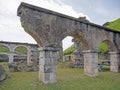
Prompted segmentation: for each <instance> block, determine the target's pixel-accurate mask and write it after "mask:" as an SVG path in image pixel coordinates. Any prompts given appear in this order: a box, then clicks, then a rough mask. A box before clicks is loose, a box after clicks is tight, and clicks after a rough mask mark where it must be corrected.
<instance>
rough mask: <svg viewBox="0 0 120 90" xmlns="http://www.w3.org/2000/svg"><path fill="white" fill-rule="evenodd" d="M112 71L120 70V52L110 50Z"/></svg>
mask: <svg viewBox="0 0 120 90" xmlns="http://www.w3.org/2000/svg"><path fill="white" fill-rule="evenodd" d="M110 71H112V72H120V53H118V52H110Z"/></svg>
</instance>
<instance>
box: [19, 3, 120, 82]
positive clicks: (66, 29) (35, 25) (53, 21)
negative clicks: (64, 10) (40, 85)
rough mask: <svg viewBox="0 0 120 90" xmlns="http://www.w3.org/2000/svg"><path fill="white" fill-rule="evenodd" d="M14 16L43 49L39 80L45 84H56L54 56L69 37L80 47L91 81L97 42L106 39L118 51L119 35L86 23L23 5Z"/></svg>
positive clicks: (55, 61)
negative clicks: (79, 44) (82, 50)
mask: <svg viewBox="0 0 120 90" xmlns="http://www.w3.org/2000/svg"><path fill="white" fill-rule="evenodd" d="M17 15H18V16H19V17H20V20H21V25H22V27H23V28H24V30H25V31H26V32H27V33H29V34H30V35H31V36H32V37H33V38H34V39H35V40H36V42H37V43H38V45H39V46H42V48H40V71H39V72H40V74H39V77H40V80H42V81H43V82H44V83H55V82H57V76H56V71H57V54H56V53H57V51H58V50H59V47H58V46H59V44H60V43H61V41H62V40H63V39H64V38H65V37H66V36H68V35H70V36H73V37H75V38H76V39H77V40H79V41H81V42H82V43H83V47H84V50H85V51H84V52H83V53H84V67H85V69H84V72H85V74H86V75H88V76H91V77H95V76H98V52H96V49H97V45H98V42H100V41H101V40H103V39H109V40H111V41H113V43H114V44H115V45H116V46H117V50H118V51H119V50H120V47H119V45H118V43H117V42H119V40H120V33H119V32H117V31H113V30H111V29H108V28H105V27H103V26H100V25H96V24H94V23H91V22H89V21H87V20H85V19H84V20H83V19H81V18H79V19H78V18H74V17H70V16H66V15H63V14H60V13H57V12H53V11H50V10H47V9H43V8H40V7H36V6H33V5H30V4H26V3H21V5H20V6H19V7H18V11H17ZM101 36H102V37H101ZM111 57H115V55H114V56H111ZM117 58H118V57H116V58H115V60H116V59H117Z"/></svg>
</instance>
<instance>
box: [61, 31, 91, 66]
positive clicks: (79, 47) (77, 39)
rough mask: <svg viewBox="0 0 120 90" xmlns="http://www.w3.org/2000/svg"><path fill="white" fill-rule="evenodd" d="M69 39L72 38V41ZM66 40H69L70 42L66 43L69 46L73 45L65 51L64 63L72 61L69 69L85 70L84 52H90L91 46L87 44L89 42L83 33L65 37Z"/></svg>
mask: <svg viewBox="0 0 120 90" xmlns="http://www.w3.org/2000/svg"><path fill="white" fill-rule="evenodd" d="M69 37H70V38H71V40H70V39H69ZM66 39H69V41H66V43H67V44H69V43H71V45H69V47H68V48H67V49H66V50H65V49H64V53H63V55H64V61H71V63H70V66H69V67H72V68H74V67H75V68H83V67H84V58H83V50H89V45H88V43H87V40H86V39H85V38H84V36H83V33H82V32H77V33H73V34H71V35H70V36H67V37H65V38H64V39H63V40H66ZM68 42H69V43H68ZM67 44H65V45H67ZM63 45H64V42H63ZM63 47H64V46H63Z"/></svg>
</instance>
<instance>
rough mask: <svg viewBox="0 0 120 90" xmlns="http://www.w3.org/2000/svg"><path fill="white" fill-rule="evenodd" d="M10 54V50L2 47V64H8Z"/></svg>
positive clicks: (0, 46) (0, 56) (0, 52)
mask: <svg viewBox="0 0 120 90" xmlns="http://www.w3.org/2000/svg"><path fill="white" fill-rule="evenodd" d="M9 52H10V49H9V48H8V47H7V46H5V45H0V62H8V61H9V57H8V53H9Z"/></svg>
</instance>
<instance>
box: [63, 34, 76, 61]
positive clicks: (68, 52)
mask: <svg viewBox="0 0 120 90" xmlns="http://www.w3.org/2000/svg"><path fill="white" fill-rule="evenodd" d="M72 40H73V37H71V36H67V37H65V38H64V39H63V40H62V43H63V61H65V62H69V61H73V60H74V55H73V52H74V49H75V48H74V43H73V42H72Z"/></svg>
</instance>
